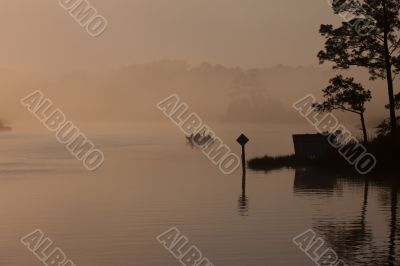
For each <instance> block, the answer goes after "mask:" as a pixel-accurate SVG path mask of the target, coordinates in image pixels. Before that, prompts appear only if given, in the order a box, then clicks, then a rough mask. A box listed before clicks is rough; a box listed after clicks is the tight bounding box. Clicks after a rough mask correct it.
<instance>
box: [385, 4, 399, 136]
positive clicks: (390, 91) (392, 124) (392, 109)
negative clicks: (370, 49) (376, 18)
mask: <svg viewBox="0 0 400 266" xmlns="http://www.w3.org/2000/svg"><path fill="white" fill-rule="evenodd" d="M382 2H383V13H384V20H385V21H384V22H385V29H384V36H383V38H384V48H385V68H386V80H387V87H388V94H389V110H390V132H391V135H392V138H393V142H394V143H395V144H397V121H396V111H395V101H394V90H393V75H392V62H391V58H390V51H389V41H388V36H389V30H390V27H389V25H388V19H387V17H388V11H387V4H386V0H383V1H382Z"/></svg>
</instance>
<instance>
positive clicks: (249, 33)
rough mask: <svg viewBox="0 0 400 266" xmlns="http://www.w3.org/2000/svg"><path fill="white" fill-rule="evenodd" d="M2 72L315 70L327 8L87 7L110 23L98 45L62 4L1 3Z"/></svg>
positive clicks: (209, 2) (263, 4)
mask: <svg viewBox="0 0 400 266" xmlns="http://www.w3.org/2000/svg"><path fill="white" fill-rule="evenodd" d="M1 3H2V8H1V10H0V21H1V23H0V32H1V34H2V42H0V51H2V52H1V60H0V67H2V68H6V69H12V70H18V71H28V72H58V71H60V72H70V71H98V70H108V69H113V68H119V67H122V66H127V65H131V64H143V63H149V62H153V61H158V60H162V59H172V60H176V59H178V60H187V61H188V62H190V63H193V64H197V63H200V62H210V63H218V64H223V65H226V66H240V67H244V68H251V67H268V66H274V65H279V64H283V65H290V66H308V65H317V64H318V61H317V58H316V54H317V53H318V51H319V50H320V49H321V48H322V45H323V38H322V37H320V36H319V34H318V29H319V25H320V24H321V23H337V22H340V19H339V18H338V17H335V16H334V15H333V14H332V11H331V9H330V7H329V5H328V3H327V1H326V0H306V1H299V0H90V3H91V4H92V5H93V6H94V7H95V8H96V9H97V10H98V12H99V14H101V15H103V16H104V17H105V18H106V19H107V20H108V23H109V25H108V28H107V29H106V31H105V32H104V34H102V35H101V36H100V37H97V38H93V37H91V36H89V35H88V34H87V33H86V31H85V30H84V29H83V28H81V27H80V25H79V24H77V23H76V22H75V21H74V19H73V18H72V17H71V16H70V15H69V14H68V12H67V11H66V10H64V9H63V8H62V7H61V6H60V4H59V2H58V0H2V1H1Z"/></svg>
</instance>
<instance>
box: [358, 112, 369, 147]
mask: <svg viewBox="0 0 400 266" xmlns="http://www.w3.org/2000/svg"><path fill="white" fill-rule="evenodd" d="M360 117H361V127H362V131H363V137H364V144H365V145H366V144H368V134H367V127H366V126H365V118H364V112H361V113H360Z"/></svg>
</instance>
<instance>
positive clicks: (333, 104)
mask: <svg viewBox="0 0 400 266" xmlns="http://www.w3.org/2000/svg"><path fill="white" fill-rule="evenodd" d="M329 83H330V85H329V86H328V87H326V88H325V89H324V90H323V92H324V98H325V101H324V102H322V103H319V104H315V107H316V109H317V110H318V111H320V112H332V111H333V110H341V111H348V112H352V113H355V114H358V115H359V116H360V120H361V127H362V131H363V137H364V143H367V142H368V134H367V127H366V125H365V117H364V113H365V103H366V102H369V101H370V100H371V98H372V96H371V91H369V90H366V89H364V88H363V86H362V85H361V84H360V83H355V82H354V79H353V78H344V77H343V76H341V75H338V76H336V77H334V78H333V79H331V80H330V81H329Z"/></svg>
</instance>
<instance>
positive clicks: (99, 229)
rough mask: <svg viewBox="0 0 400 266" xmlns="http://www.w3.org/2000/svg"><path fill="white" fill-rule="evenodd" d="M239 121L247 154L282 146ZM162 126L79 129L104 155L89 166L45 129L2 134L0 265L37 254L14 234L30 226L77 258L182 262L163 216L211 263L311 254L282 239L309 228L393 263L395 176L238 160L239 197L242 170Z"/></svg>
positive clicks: (354, 255) (344, 250)
mask: <svg viewBox="0 0 400 266" xmlns="http://www.w3.org/2000/svg"><path fill="white" fill-rule="evenodd" d="M168 130H171V131H173V126H170V127H169V128H168ZM246 132H247V133H248V135H249V137H250V138H251V142H250V143H249V144H248V150H249V157H252V156H255V155H261V154H264V153H267V152H272V153H279V152H282V153H283V152H289V151H290V149H291V143H290V141H287V140H288V138H289V137H290V134H289V133H282V132H281V131H279V130H271V131H269V130H265V131H260V130H258V131H257V130H254V131H252V130H247V131H246ZM256 132H258V133H256ZM285 132H286V131H285ZM287 132H290V131H289V130H287ZM161 133H162V131H157V132H154V134H153V135H151V134H139V133H137V134H136V133H132V134H124V135H112V134H109V135H97V136H96V135H90V134H88V135H89V136H92V140H93V141H94V142H95V143H96V144H98V145H99V146H100V148H101V149H102V150H103V151H104V153H105V155H106V161H105V164H104V165H103V166H102V167H101V168H100V169H99V170H97V171H95V172H87V171H86V170H85V169H84V168H83V166H82V165H81V164H80V162H77V161H76V160H75V159H74V158H73V157H72V156H71V155H70V154H69V153H68V152H67V151H66V150H65V149H64V147H63V146H61V145H60V144H59V143H58V142H57V141H56V140H55V138H54V136H52V135H50V134H30V135H27V134H16V133H7V134H2V135H1V138H0V147H1V154H0V162H1V167H0V217H1V223H0V234H1V238H0V250H1V256H0V265H6V266H37V265H42V264H41V262H39V261H38V260H37V258H36V257H35V256H34V255H33V254H32V253H30V252H29V251H28V249H27V248H26V247H24V246H23V245H22V244H21V243H20V238H21V237H22V236H24V235H26V234H28V233H30V232H32V231H33V230H35V229H37V228H39V229H41V230H43V232H45V234H46V236H48V237H49V238H51V240H53V241H54V244H55V245H56V246H58V247H60V248H61V249H62V250H63V251H64V252H65V253H66V255H67V257H68V258H70V259H71V260H73V261H74V262H75V264H76V265H77V266H79V265H82V266H83V265H85V266H125V265H138V266H145V265H146V266H157V265H163V266H172V265H174V266H175V265H181V264H180V262H179V261H177V260H176V259H175V258H174V257H173V256H172V255H171V254H170V253H169V252H168V251H167V250H165V249H164V247H163V246H162V245H160V244H159V243H158V242H157V240H156V236H157V235H159V234H161V233H162V232H164V231H165V230H167V229H169V228H170V227H173V226H175V227H177V228H179V230H180V231H181V232H182V234H184V235H185V236H187V237H188V238H189V241H190V242H189V243H190V244H192V245H196V246H197V247H198V248H199V249H200V250H201V252H202V253H203V255H204V256H206V257H207V258H209V259H210V261H211V262H213V263H214V264H215V265H216V266H244V265H246V266H253V265H254V266H258V265H282V266H286V265H287V266H293V265H297V266H308V265H315V264H314V263H313V262H312V261H311V260H310V259H309V258H308V257H307V255H305V254H304V253H302V252H301V251H300V250H299V248H298V247H296V246H295V245H294V244H293V243H292V239H293V238H294V237H295V236H297V235H299V234H300V233H302V232H304V231H306V230H307V229H314V230H315V231H316V232H318V234H319V235H320V236H321V237H322V238H323V239H324V240H325V241H326V242H327V245H329V246H331V247H332V248H333V249H334V250H335V251H336V252H337V253H338V254H339V256H340V258H341V259H343V260H344V261H345V262H346V263H347V264H348V265H400V259H398V260H397V261H395V256H396V254H399V249H400V238H399V236H400V234H399V227H397V225H398V217H397V216H398V215H397V212H398V193H399V191H400V188H399V182H397V184H396V182H394V181H382V178H383V177H384V176H377V177H376V178H375V179H371V180H369V181H368V180H365V179H362V178H356V177H351V176H340V175H339V176H336V175H333V174H332V173H324V172H315V171H297V172H296V171H292V170H281V171H274V172H269V173H262V172H252V171H248V174H247V191H246V195H245V196H244V195H242V191H241V172H240V170H238V171H237V172H235V173H234V174H232V175H229V176H226V175H223V174H222V173H220V172H219V170H218V168H217V167H215V166H214V165H213V164H212V163H210V162H209V161H208V159H207V158H206V157H204V155H203V154H202V153H201V152H199V151H197V150H193V149H191V148H190V147H188V146H186V145H185V141H184V138H183V136H182V135H180V134H181V133H180V132H179V130H176V131H174V133H171V134H170V135H167V136H164V135H165V134H163V136H164V137H163V138H159V137H157V135H161ZM239 133H240V132H239ZM237 135H238V131H236V130H231V131H227V132H226V133H225V134H224V135H223V139H230V140H234V138H235V137H236V136H237ZM289 140H290V139H289ZM228 144H229V145H230V146H232V147H233V149H234V151H235V152H239V147H237V146H238V145H237V144H235V143H234V142H233V141H231V142H229V143H228Z"/></svg>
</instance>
